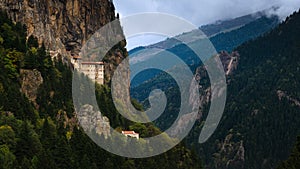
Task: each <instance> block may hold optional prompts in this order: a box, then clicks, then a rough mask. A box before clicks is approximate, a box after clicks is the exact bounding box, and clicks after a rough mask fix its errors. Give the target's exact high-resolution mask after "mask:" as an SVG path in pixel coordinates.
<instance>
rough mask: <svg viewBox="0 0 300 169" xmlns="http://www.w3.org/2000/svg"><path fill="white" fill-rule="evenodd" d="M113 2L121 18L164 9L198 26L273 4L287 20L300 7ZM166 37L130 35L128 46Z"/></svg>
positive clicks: (195, 0)
mask: <svg viewBox="0 0 300 169" xmlns="http://www.w3.org/2000/svg"><path fill="white" fill-rule="evenodd" d="M113 2H114V5H115V7H116V10H117V12H118V13H120V16H121V17H125V16H129V15H133V14H137V13H143V12H163V13H169V14H172V15H176V16H179V17H182V18H184V19H186V20H188V21H189V22H191V23H193V24H195V25H197V26H201V25H204V24H208V23H213V22H215V21H217V20H222V19H229V18H236V17H239V16H242V15H246V14H250V13H254V12H257V11H261V10H264V9H268V8H271V7H272V6H277V7H279V9H278V10H277V11H276V12H275V13H276V14H277V15H279V16H280V17H281V19H284V18H285V17H286V16H288V15H289V14H291V13H292V12H293V11H296V10H298V9H299V8H300V0H114V1H113ZM272 13H274V11H273V12H272ZM124 29H126V28H125V27H124ZM163 39H164V37H161V36H159V37H158V36H153V35H151V36H149V35H141V36H139V37H133V38H132V37H131V38H129V37H127V41H128V45H127V48H128V49H129V50H130V49H132V48H134V47H137V46H143V45H147V44H152V43H155V42H157V41H160V40H163Z"/></svg>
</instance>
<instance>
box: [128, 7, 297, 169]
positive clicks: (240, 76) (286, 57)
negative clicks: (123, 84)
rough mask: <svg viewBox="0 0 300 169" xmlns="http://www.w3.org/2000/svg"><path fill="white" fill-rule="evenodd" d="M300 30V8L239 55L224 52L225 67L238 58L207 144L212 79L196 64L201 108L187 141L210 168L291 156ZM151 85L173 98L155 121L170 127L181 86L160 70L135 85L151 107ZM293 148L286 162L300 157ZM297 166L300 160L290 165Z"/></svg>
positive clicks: (231, 168) (266, 163) (237, 168)
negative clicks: (201, 139)
mask: <svg viewBox="0 0 300 169" xmlns="http://www.w3.org/2000/svg"><path fill="white" fill-rule="evenodd" d="M299 30H300V11H299V12H295V13H294V14H293V15H291V16H289V17H287V19H286V21H284V22H283V23H281V24H280V25H279V26H276V27H275V28H274V29H273V30H271V31H269V32H268V33H265V34H263V35H262V36H259V37H257V38H255V39H252V40H249V41H247V42H245V43H243V44H241V45H240V46H238V47H237V48H235V49H234V51H235V52H234V53H236V54H234V53H232V54H226V53H221V54H220V55H219V56H220V57H221V60H222V62H223V65H225V68H224V69H225V70H227V69H228V68H229V67H227V64H226V63H228V62H227V60H228V59H230V58H232V56H233V55H237V57H234V58H238V60H237V64H236V65H235V69H233V72H231V73H229V74H228V75H227V83H228V90H227V103H226V106H225V111H224V114H223V117H222V119H221V122H220V124H219V126H218V128H217V130H216V131H215V133H214V134H213V136H212V137H211V138H210V139H209V140H208V141H207V142H206V143H203V144H199V143H198V139H199V134H200V131H201V129H202V127H203V124H204V123H205V120H206V117H207V114H208V110H209V105H210V102H209V101H208V100H209V98H210V94H211V93H210V87H209V86H210V82H209V77H208V75H207V73H206V71H205V69H204V68H203V67H202V66H200V67H198V68H197V69H196V71H195V72H196V73H195V74H197V75H200V81H199V85H200V86H201V88H200V92H201V96H200V100H201V111H200V112H199V114H198V117H197V124H196V125H195V126H194V128H193V130H192V131H191V132H190V134H189V136H188V137H187V138H186V144H188V145H190V147H191V148H193V149H196V150H197V151H198V154H199V155H200V157H201V158H202V159H203V160H204V163H205V167H206V168H212V169H213V168H228V169H241V168H244V169H250V168H251V169H252V168H264V169H265V168H266V169H268V168H270V169H271V168H276V167H277V166H278V165H279V164H280V162H281V161H282V160H286V159H287V158H288V156H289V155H290V153H291V152H292V148H293V145H294V144H295V142H296V138H297V136H298V135H300V130H299V124H300V114H299V110H300V104H299V102H300V91H299V85H300V84H299V82H300V76H299V74H298V73H297V72H298V71H299V66H300V59H299V56H300V53H299V51H300V50H299V49H300V47H299V44H300V36H299V35H300V31H299ZM228 55H229V56H228ZM230 55H232V56H230ZM226 58H228V59H226ZM167 85H169V86H167ZM152 89H162V90H163V91H164V92H165V93H166V95H167V98H168V99H169V100H168V101H169V102H170V103H168V104H167V107H166V109H165V112H164V113H163V114H162V118H159V119H157V120H156V121H155V123H156V124H157V125H158V126H159V127H160V128H162V129H166V128H168V127H170V125H171V124H172V123H173V122H174V119H176V117H177V113H176V112H178V110H179V109H180V104H179V103H180V96H179V95H178V92H177V91H178V90H179V89H178V87H177V86H176V83H175V82H174V80H173V79H172V77H168V76H167V75H161V76H157V77H155V78H153V79H151V80H149V81H147V82H145V83H143V84H142V85H139V86H138V87H136V88H133V89H131V91H132V96H133V97H134V98H138V99H140V101H141V102H142V103H143V104H144V105H145V106H146V107H147V106H149V103H148V101H147V100H145V99H146V97H147V96H148V94H149V91H151V90H152ZM293 152H294V153H293V154H292V157H291V158H289V159H290V160H288V161H287V162H284V164H282V165H283V166H287V163H291V161H293V160H294V159H297V155H298V154H297V152H295V151H293ZM295 154H296V157H295ZM293 162H295V160H294V161H293ZM282 165H281V166H282ZM293 165H297V164H290V165H289V166H293ZM279 167H280V166H279Z"/></svg>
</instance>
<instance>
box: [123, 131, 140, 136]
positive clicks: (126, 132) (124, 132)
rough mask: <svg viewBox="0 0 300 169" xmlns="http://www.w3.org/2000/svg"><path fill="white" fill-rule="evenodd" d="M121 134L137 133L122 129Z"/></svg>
mask: <svg viewBox="0 0 300 169" xmlns="http://www.w3.org/2000/svg"><path fill="white" fill-rule="evenodd" d="M122 134H132V135H135V134H138V133H135V132H134V131H122Z"/></svg>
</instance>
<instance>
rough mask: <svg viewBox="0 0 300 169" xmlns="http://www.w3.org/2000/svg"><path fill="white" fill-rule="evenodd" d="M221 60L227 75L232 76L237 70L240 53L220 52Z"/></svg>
mask: <svg viewBox="0 0 300 169" xmlns="http://www.w3.org/2000/svg"><path fill="white" fill-rule="evenodd" d="M219 57H220V60H221V62H222V64H223V66H224V71H225V74H226V75H227V76H228V75H231V74H232V72H233V71H234V70H236V69H237V66H238V61H239V58H240V55H239V53H238V52H232V53H230V54H229V53H227V52H226V51H223V52H220V55H219Z"/></svg>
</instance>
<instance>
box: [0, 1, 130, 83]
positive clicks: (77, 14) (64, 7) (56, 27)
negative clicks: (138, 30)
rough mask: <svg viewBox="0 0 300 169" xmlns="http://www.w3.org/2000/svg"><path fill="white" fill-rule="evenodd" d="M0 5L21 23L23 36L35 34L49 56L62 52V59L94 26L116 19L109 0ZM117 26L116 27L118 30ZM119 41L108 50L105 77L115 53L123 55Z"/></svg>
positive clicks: (76, 48) (115, 61) (72, 52)
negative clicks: (24, 26)
mask: <svg viewBox="0 0 300 169" xmlns="http://www.w3.org/2000/svg"><path fill="white" fill-rule="evenodd" d="M0 9H1V10H4V11H6V12H7V14H8V16H9V17H10V18H11V19H12V20H13V21H14V22H21V23H23V24H25V25H26V27H27V37H29V36H31V35H33V36H35V37H37V38H38V41H39V44H40V45H41V44H42V43H44V44H45V46H46V48H47V49H48V50H49V52H50V54H51V56H52V57H60V56H63V58H64V59H66V60H67V58H69V57H70V56H72V55H73V56H76V55H78V54H79V52H80V50H81V47H82V46H83V45H84V44H85V42H86V41H87V40H88V39H89V38H90V37H91V36H92V35H93V34H94V33H95V32H96V31H97V30H98V29H100V28H101V27H102V26H103V25H105V24H107V23H109V22H111V21H113V20H115V19H116V16H115V12H114V10H115V8H114V5H113V3H112V1H110V0H65V1H60V0H39V1H38V0H1V1H0ZM118 26H119V28H116V30H121V29H120V28H121V27H120V25H118ZM113 36H121V37H124V36H123V33H122V32H120V31H116V32H114V35H113ZM122 44H123V46H120V45H119V46H118V47H117V48H116V49H118V48H119V50H118V51H122V52H121V53H118V52H116V49H114V50H115V51H113V52H109V55H110V56H109V58H108V59H106V60H107V63H108V64H107V65H106V69H107V71H106V77H107V78H106V79H107V80H106V81H109V80H110V76H111V74H112V71H113V70H114V69H115V67H116V65H117V64H118V63H120V59H119V55H121V56H123V55H126V50H125V49H124V47H125V45H124V43H122ZM125 44H126V43H125ZM101 45H102V44H101ZM104 45H105V44H103V46H104ZM115 55H117V56H115Z"/></svg>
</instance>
